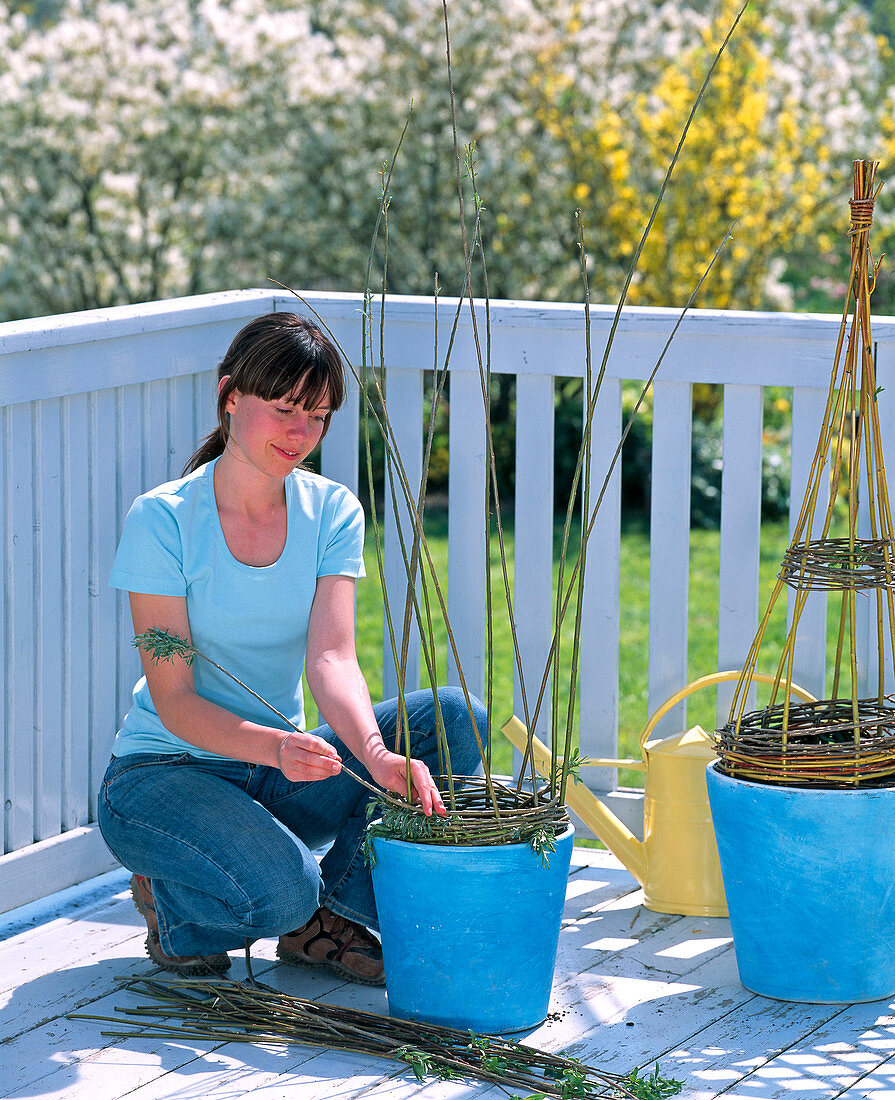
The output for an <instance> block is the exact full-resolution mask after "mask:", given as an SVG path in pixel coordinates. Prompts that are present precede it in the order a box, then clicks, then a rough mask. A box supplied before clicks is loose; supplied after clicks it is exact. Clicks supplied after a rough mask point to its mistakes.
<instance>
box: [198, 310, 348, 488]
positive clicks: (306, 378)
mask: <svg viewBox="0 0 895 1100" xmlns="http://www.w3.org/2000/svg"><path fill="white" fill-rule="evenodd" d="M224 378H226V379H227V381H226V382H225V383H224V385H223V386H220V382H221V379H224ZM218 385H219V386H220V392H219V394H218V403H217V410H218V424H217V427H216V428H215V429H214V431H213V432H211V433H210V434H209V435H207V436H206V437H205V438H204V439H203V440H202V442H201V443H200V444H199V446H198V447H197V448H196V451H195V452H194V453H193V455H192V456H191V457H190V459H189V461H188V462H187V464H186V465H185V466H184V468H183V475H182V476H184V477H185V476H186V475H187V474H191V473H192V472H193V471H194V470H197V469H198V468H199V467H200V466H204V465H205V463H206V462H211V461H212V459H215V458H218V457H219V456H220V455H222V454H223V453H224V450H225V448H226V446H227V438H228V436H229V425H228V417H227V413H226V408H227V400H228V398H229V397H230V394H231V393H233V392H234V391H235V390H238V391H239V392H240V393H244V394H250V395H252V396H253V397H260V398H261V399H262V400H264V401H277V400H280V399H281V398H284V397H288V398H289V399H290V400H292V401H294V402H295V403H296V404H299V403H300V404H303V405H304V406H305V407H306V408H313V407H315V406H317V405H320V404H322V403H323V402H324V401H327V402H328V404H329V406H330V411H329V412H328V413H327V414H326V419H325V421H324V424H323V435H326V433H327V430H328V429H329V423H330V420H331V418H332V414H333V413H334V412H335V411H336V410H337V409H338V408H339V406H340V405H341V404H342V402H343V401H344V400H345V368H344V367H343V365H342V359H341V356H340V355H339V353H338V351H337V350H336V348H335V346H334V345H333V343H332V341H331V340H330V339H329V338H328V337H327V336H326V335H325V334H324V333H323V331H322V330H321V329H320V328H319V327H318V326H317V325H315V324H314V323H313V321H309V320H308V319H307V318H306V317H300V316H299V315H298V314H297V313H267V314H265V315H264V316H263V317H256V318H255V320H254V321H250V322H249V323H248V324H247V325H246V326H245V327H244V328H242V329H240V331H239V332H238V333H237V334H236V336H235V338H234V340H233V343H232V344H231V345H230V347H229V348H228V349H227V354H226V355H225V356H224V358H223V359H222V360H221V363H220V366H219V367H218ZM321 438H323V436H321Z"/></svg>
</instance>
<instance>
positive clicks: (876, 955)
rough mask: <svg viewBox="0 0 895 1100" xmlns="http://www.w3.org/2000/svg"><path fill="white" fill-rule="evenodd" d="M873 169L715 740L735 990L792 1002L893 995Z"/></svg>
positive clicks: (894, 727)
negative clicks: (811, 686)
mask: <svg viewBox="0 0 895 1100" xmlns="http://www.w3.org/2000/svg"><path fill="white" fill-rule="evenodd" d="M876 170H877V165H876V163H875V162H873V161H866V160H863V161H855V163H854V197H853V198H852V199H851V200H850V205H851V229H850V236H851V268H850V271H849V276H848V293H847V298H846V303H845V308H844V310H843V316H842V324H841V327H840V331H839V339H838V342H837V346H836V353H835V357H834V363H833V370H832V374H831V378H830V388H829V393H828V399H827V406H826V411H825V413H824V417H823V422H822V425H821V430H820V438H819V440H818V444H817V450H816V453H815V457H814V463H813V466H812V469H811V474H810V478H809V483H808V486H807V489H806V493H805V499H804V502H803V504H802V508H801V511H800V514H799V518H798V522H797V523H796V526H795V529H794V531H793V535H792V541H791V543H790V546H789V549H788V550H787V552H786V555H785V557H784V560H783V562H782V564H781V569H780V573H779V574H778V577H779V579H778V581H777V585H776V587H775V588H774V591H773V594H772V596H771V599H770V603H769V605H768V608H767V611H766V613H765V615H764V617H763V618H762V620H761V623H760V625H759V628H758V632H757V634H756V637H755V640H754V642H753V644H752V647H751V649H750V652H749V654H748V657H747V660H746V663H745V667H744V672H743V675H742V676H741V678H740V681H739V683H738V685H737V690H736V693H735V695H734V699H733V703H732V706H731V711H730V717H729V721H728V722H727V724H726V725H725V726H723V727H722V728H721V729H719V730H718V731H717V734H716V737H717V748H718V753H719V761H718V763H717V764H715V765H713V766H710V767H709V768H708V771H707V783H708V792H709V799H710V803H711V809H712V817H713V820H714V825H715V832H716V836H717V840H718V849H719V855H720V859H721V869H722V875H723V879H724V888H725V892H726V894H727V900H728V906H729V910H730V921H731V927H732V930H733V937H734V946H735V950H736V956H737V964H738V967H739V971H740V979H741V981H742V982H743V984H744V985H745V986H746V987H747V988H749V989H751V990H753V991H754V992H756V993H761V994H763V995H765V996H770V997H777V998H781V999H784V1000H794V1001H809V1002H824V1003H827V1002H831V1003H837V1002H852V1001H868V1000H876V999H877V998H881V997H889V996H892V995H893V994H895V951H893V950H892V946H891V945H892V934H893V932H895V897H893V892H892V881H893V878H895V840H893V838H892V835H891V829H890V828H889V827H888V824H889V821H890V820H891V814H892V813H893V811H895V706H893V702H892V698H891V697H890V696H887V695H886V694H885V686H884V680H885V674H886V669H887V667H888V668H889V669H891V667H892V666H891V661H892V659H893V652H895V646H893V640H895V602H893V587H895V575H893V555H895V541H893V529H892V517H891V512H890V509H889V497H888V489H887V485H886V474H885V465H884V461H883V451H882V440H881V432H880V419H879V402H880V401H881V400H884V398H883V397H882V396H881V387H878V386H877V383H876V374H875V362H874V349H873V343H872V340H871V333H870V295H871V293H872V291H873V286H874V282H875V279H876V274H877V271H878V269H879V264H878V263H875V262H874V260H873V258H872V255H871V252H870V241H869V236H870V229H871V225H872V217H873V202H874V199H875V197H876V195H877V193H878V190H879V188H878V186H877V183H876ZM827 490H829V500H828V502H826V503H825V496H826V492H827ZM859 505H860V508H861V509H865V508H866V525H865V522H864V516H863V515H862V516H861V517H860V521H859ZM837 524H838V525H839V526H840V527H841V528H842V530H841V532H840V531H837V530H836V527H837ZM786 589H789V590H791V592H792V593H793V594H794V595H793V599H792V604H793V613H792V622H791V625H790V627H789V630H788V633H787V635H786V641H785V643H784V646H783V651H782V653H780V654H779V655H777V672H776V681H775V685H774V687H773V689H772V691H771V696H770V699H769V701H768V703H767V705H766V706H765V707H763V708H761V709H758V710H753V711H750V712H748V713H747V711H746V706H747V699H748V697H749V691H750V688H751V686H752V683H753V680H754V679H755V677H756V673H755V670H756V667H757V664H758V661H759V657H760V654H761V651H762V645H763V642H765V639H766V634H767V628H768V624H769V622H770V621H771V618H772V615H773V613H774V610H775V607H776V606H777V604H778V600H779V597H780V596H781V595H782V593H783V592H784V591H785V590H786ZM816 591H824V592H831V593H838V594H839V596H840V611H839V627H838V635H837V641H836V646H835V654H834V657H833V660H832V669H831V672H832V691H831V697H830V698H827V699H822V700H819V701H817V702H812V703H804V702H801V703H800V702H797V701H795V700H793V698H792V692H791V689H790V686H789V684H790V681H791V679H792V667H793V660H794V654H795V649H796V639H797V633H798V628H799V620H800V617H801V615H802V612H803V610H804V608H805V605H806V601H807V600H808V598H809V596H810V594H811V593H812V592H816ZM859 596H864V598H865V599H866V598H869V600H870V606H871V608H872V611H873V612H874V613H875V635H876V648H877V654H876V658H877V683H876V691H875V693H874V694H872V695H871V696H870V697H867V694H866V689H864V690H862V688H861V673H862V671H863V667H864V661H865V655H864V654H863V653H862V652H861V651H860V647H859V645H858V637H857V630H856V619H857V610H856V609H857V604H858V598H859Z"/></svg>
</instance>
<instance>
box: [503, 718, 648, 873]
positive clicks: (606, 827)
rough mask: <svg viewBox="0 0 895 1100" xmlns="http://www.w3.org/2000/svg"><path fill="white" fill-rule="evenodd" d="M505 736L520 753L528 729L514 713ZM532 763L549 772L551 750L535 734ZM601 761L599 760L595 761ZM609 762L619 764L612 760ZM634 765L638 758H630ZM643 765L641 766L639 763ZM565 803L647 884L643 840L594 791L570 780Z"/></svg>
mask: <svg viewBox="0 0 895 1100" xmlns="http://www.w3.org/2000/svg"><path fill="white" fill-rule="evenodd" d="M501 730H502V732H503V733H504V735H505V736H506V737H507V738H508V739H509V741H510V742H511V743H512V745H513V747H514V748H516V749H518V750H519V752H525V746H526V744H527V742H528V731H527V730H526V728H525V726H524V724H523V723H522V722H520V721H519V719H518V718H516V717H515V716H513V717H512V718H511V719H510V720H509V721H508V722H507V723H506V724H505V725H504V726H502V727H501ZM531 746H532V752H533V754H534V764H535V767H536V768H537V770H538V771H539V772H540V773H541V774H542V775H547V774H549V772H550V750H549V749H548V748H547V746H546V745H545V744H544V743H543V742H542V741H540V740H539V739H538V738H537V737H532V739H531ZM597 763H601V761H597ZM612 763H618V761H613V762H612ZM629 763H630V764H631V766H632V767H637V765H638V763H639V761H630V762H629ZM641 767H642V765H641ZM566 804H567V805H568V807H569V809H570V810H572V811H574V813H576V814H577V815H578V816H579V817H580V818H581V819H582V821H586V822H587V824H588V825H589V826H590V827H591V829H592V830H593V831H594V832H595V833H596V835H597V836H598V837H599V838H600V840H602V841H603V843H604V844H605V845H606V847H607V848H608V849H609V851H610V852H612V854H613V855H614V856H615V857H616V858H617V859H619V860H620V861H621V862H622V863H623V864H624V865H625V867H627V869H628V870H629V871H630V872H631V874H632V875H633V876H634V878H636V879H637V881H638V882H639V883H640V885H641V886H643V885H645V883H646V872H647V862H646V853H645V851H644V847H643V842H642V841H640V840H638V839H637V837H636V836H634V834H633V833H632V832H631V830H630V829H629V828H628V827H627V825H625V823H624V822H623V821H619V819H618V818H617V817H616V816H615V814H614V813H612V811H611V810H608V809H607V808H606V807H605V806H604V805H603V803H602V802H601V801H600V800H599V799H598V798H597V796H596V795H595V794H593V793H592V792H591V791H589V790H588V789H587V787H586V786H585V785H584V784H583V783H580V784H579V783H574V782H570V783H569V784H568V786H567V787H566Z"/></svg>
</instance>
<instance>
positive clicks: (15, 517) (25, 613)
mask: <svg viewBox="0 0 895 1100" xmlns="http://www.w3.org/2000/svg"><path fill="white" fill-rule="evenodd" d="M34 416H35V413H34V407H33V406H32V405H15V406H14V407H13V408H11V409H10V410H9V413H8V420H7V429H8V432H7V436H6V444H7V447H8V451H7V460H8V463H9V470H8V478H9V485H8V498H7V499H8V515H9V520H10V529H11V536H12V537H11V554H10V559H9V563H8V572H7V586H6V599H7V606H8V612H7V614H8V615H9V621H10V623H11V631H10V634H9V636H8V645H9V652H8V654H7V659H8V667H9V678H8V680H7V706H8V714H9V735H8V740H7V745H6V756H7V778H6V838H7V845H8V847H9V850H10V851H14V850H15V849H17V848H24V847H25V845H26V844H31V843H32V842H33V840H34V824H35V823H34V814H35V805H34V798H35V790H34V728H35V726H36V724H37V715H36V714H35V710H34V678H35V670H36V668H37V660H36V656H37V654H36V645H35V643H36V639H35V599H34V597H35V587H34V568H35V565H36V564H37V562H36V560H35V549H34V521H35V515H34V492H33V488H32V486H33V484H34V463H33V449H34Z"/></svg>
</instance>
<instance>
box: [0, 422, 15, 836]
mask: <svg viewBox="0 0 895 1100" xmlns="http://www.w3.org/2000/svg"><path fill="white" fill-rule="evenodd" d="M9 421H10V415H9V409H4V408H0V433H2V434H0V438H2V439H3V440H7V439H9ZM8 458H9V449H8V447H7V446H6V445H5V444H4V446H2V447H0V540H2V541H0V594H2V595H5V594H6V593H8V592H9V591H10V590H11V586H12V563H11V561H10V558H11V556H12V551H13V541H12V535H13V530H14V528H13V524H12V522H11V519H10V511H9V493H8V480H7V473H8V465H9V463H8ZM3 603H5V604H6V605H7V606H6V607H5V608H4V611H5V614H2V615H0V728H2V730H3V740H2V741H0V807H2V808H3V816H2V817H0V854H2V853H5V852H8V851H11V849H12V845H11V844H10V843H9V834H8V821H7V811H6V805H7V791H8V789H9V786H10V784H11V783H12V775H11V773H10V770H9V768H8V766H7V762H6V751H7V750H6V747H7V745H8V743H9V739H10V737H11V735H12V728H13V727H12V721H11V714H12V712H11V709H10V705H9V701H10V691H9V678H10V675H11V671H12V670H11V668H10V663H11V662H10V659H9V655H10V652H11V650H12V646H13V642H12V631H13V627H14V622H13V618H12V616H13V611H14V608H12V607H10V606H9V603H8V598H7V599H4V600H3Z"/></svg>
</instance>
